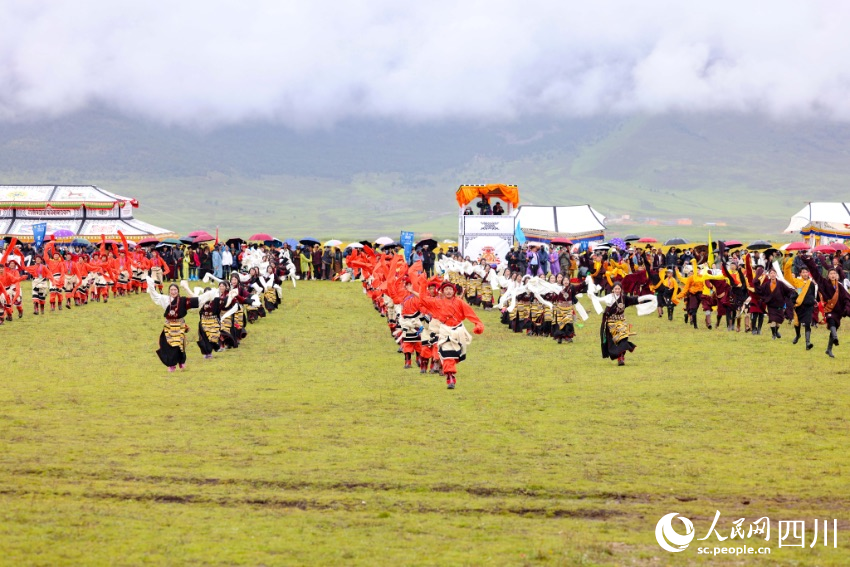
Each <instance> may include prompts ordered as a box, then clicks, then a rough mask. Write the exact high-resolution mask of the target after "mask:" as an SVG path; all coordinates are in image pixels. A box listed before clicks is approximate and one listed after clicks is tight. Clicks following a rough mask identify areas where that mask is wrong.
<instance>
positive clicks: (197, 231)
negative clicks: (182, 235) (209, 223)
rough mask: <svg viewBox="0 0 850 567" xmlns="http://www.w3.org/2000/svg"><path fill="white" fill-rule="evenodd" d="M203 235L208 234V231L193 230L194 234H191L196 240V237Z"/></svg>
mask: <svg viewBox="0 0 850 567" xmlns="http://www.w3.org/2000/svg"><path fill="white" fill-rule="evenodd" d="M202 234H207V231H206V230H193V231H192V232H190V233H189V236H191V237H192V238H195V237H196V236H201V235H202Z"/></svg>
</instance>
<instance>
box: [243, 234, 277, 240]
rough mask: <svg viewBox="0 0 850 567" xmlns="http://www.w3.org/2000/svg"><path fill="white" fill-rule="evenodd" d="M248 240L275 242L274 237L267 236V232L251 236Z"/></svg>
mask: <svg viewBox="0 0 850 567" xmlns="http://www.w3.org/2000/svg"><path fill="white" fill-rule="evenodd" d="M248 240H274V236H272V235H270V234H266V233H265V232H258V233H257V234H252V235H251V236H249V237H248Z"/></svg>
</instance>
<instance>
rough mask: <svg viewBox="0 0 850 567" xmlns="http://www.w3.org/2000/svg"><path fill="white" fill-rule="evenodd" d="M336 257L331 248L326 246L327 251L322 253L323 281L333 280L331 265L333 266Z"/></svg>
mask: <svg viewBox="0 0 850 567" xmlns="http://www.w3.org/2000/svg"><path fill="white" fill-rule="evenodd" d="M333 261H334V257H333V252H331V247H330V246H325V251H324V252H323V253H322V279H323V280H329V279H331V264H333Z"/></svg>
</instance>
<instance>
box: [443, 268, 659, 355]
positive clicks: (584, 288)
mask: <svg viewBox="0 0 850 567" xmlns="http://www.w3.org/2000/svg"><path fill="white" fill-rule="evenodd" d="M438 268H439V269H440V271H442V272H444V273H445V274H446V277H447V278H448V279H449V280H450V281H460V282H469V281H475V280H479V279H480V280H482V281H486V282H488V285H490V286H491V287H493V288H498V289H500V291H501V293H500V297H499V301H498V307H499V308H500V309H501V310H502V323H504V324H506V325H507V326H508V327H509V328H510V329H511V330H512V331H513V332H515V333H520V332H525V333H526V334H527V335H531V336H546V337H551V338H553V339H554V340H556V341H557V342H558V343H559V344H561V343H569V342H572V341H573V340H574V337H575V334H576V333H575V321H576V320H578V319H581V320H585V321H586V320H587V319H588V314H587V312H586V311H585V310H584V308H583V307H582V305H581V303H579V301H578V298H579V297H581V295H582V294H584V293H587V294H588V295H589V296H590V298H591V301H592V304H593V307H594V309H595V311H596V312H597V313H598V314H600V315H601V316H602V320H601V323H600V327H599V339H600V345H601V353H602V357H603V358H608V359H611V360H616V361H617V363H618V365H619V366H623V365H625V356H626V353H627V352H632V351H634V349H635V348H636V347H635V344H634V343H633V342H631V340H630V337H631V336H633V333H632V329H631V326H630V325H629V324H628V323H627V322H626V319H625V309H626V307H630V306H636V307H637V312H638V315H648V314H651V313H654V312H655V311H656V305H657V303H656V298H655V297H654V296H653V295H651V294H642V295H635V294H629V293H626V292H625V291H624V287H623V285H622V284H621V283H620V282H614V283H613V285H612V286H611V288H610V290H609V291H610V293H607V294H603V293H604V292H603V290H602V288H601V287H598V286H596V285H595V284H594V283H593V280H592V278H588V279H587V280H586V281H585V282H577V281H571V280H569V279H567V278H565V277H561V278H560V280H559V278H558V276H552V275H550V276H549V277H548V278H546V279H544V278H541V277H537V276H528V275H522V274H521V273H513V272H511V271H510V270H508V269H502V270H495V269H493V268H492V267H491V266H489V265H487V264H483V263H478V264H472V263H470V262H468V261H466V262H459V261H457V260H454V259H450V258H444V259H442V260H441V261H440V262H439V263H438ZM599 295H601V297H600V296H599Z"/></svg>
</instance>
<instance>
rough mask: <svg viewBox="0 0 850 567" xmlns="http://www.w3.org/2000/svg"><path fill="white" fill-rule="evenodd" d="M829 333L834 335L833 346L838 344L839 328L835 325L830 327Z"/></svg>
mask: <svg viewBox="0 0 850 567" xmlns="http://www.w3.org/2000/svg"><path fill="white" fill-rule="evenodd" d="M829 335H830V336H831V337H832V344H833V346H838V329H836V328H835V327H830V328H829Z"/></svg>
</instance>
